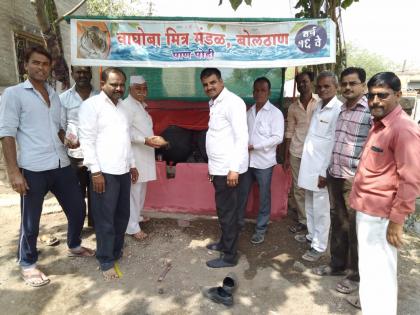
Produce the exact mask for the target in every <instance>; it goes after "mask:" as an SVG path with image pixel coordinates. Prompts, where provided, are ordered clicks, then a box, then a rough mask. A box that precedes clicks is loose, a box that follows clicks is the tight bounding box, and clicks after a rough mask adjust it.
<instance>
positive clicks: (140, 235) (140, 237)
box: [130, 231, 147, 241]
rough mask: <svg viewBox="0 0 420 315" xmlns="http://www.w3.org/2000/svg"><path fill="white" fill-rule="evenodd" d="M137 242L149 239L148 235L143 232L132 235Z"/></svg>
mask: <svg viewBox="0 0 420 315" xmlns="http://www.w3.org/2000/svg"><path fill="white" fill-rule="evenodd" d="M130 235H131V236H132V237H133V238H134V239H135V240H137V241H142V240H144V239H145V238H146V237H147V234H146V233H144V232H143V231H139V232H137V233H136V234H130Z"/></svg>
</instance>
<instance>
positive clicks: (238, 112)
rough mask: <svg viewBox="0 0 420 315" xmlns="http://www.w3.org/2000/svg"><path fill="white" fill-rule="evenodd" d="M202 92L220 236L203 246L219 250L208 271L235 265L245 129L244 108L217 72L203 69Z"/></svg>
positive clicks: (245, 156)
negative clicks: (207, 115)
mask: <svg viewBox="0 0 420 315" xmlns="http://www.w3.org/2000/svg"><path fill="white" fill-rule="evenodd" d="M200 79H201V83H202V85H203V89H204V92H205V93H206V94H207V95H208V96H209V97H210V101H209V105H210V120H209V129H208V131H207V136H206V151H207V155H208V159H209V161H208V164H209V175H210V180H211V181H212V182H213V185H214V189H215V199H216V209H217V216H218V218H219V223H220V227H221V230H222V235H221V237H220V241H219V242H217V243H214V244H210V245H208V246H207V248H208V249H211V250H217V251H220V252H221V253H222V254H221V256H220V257H219V258H217V259H213V260H209V261H208V262H207V266H208V267H210V268H222V267H232V266H235V265H236V264H237V239H238V233H239V229H238V215H239V207H238V193H239V189H238V184H239V181H240V180H241V175H240V174H243V173H245V172H246V171H247V169H248V127H247V119H246V105H245V103H244V101H243V100H242V99H241V98H240V97H238V96H237V95H235V94H233V93H232V92H230V91H229V90H228V89H227V88H225V87H224V83H223V79H222V76H221V73H220V71H219V70H218V69H216V68H206V69H204V70H203V71H202V72H201V75H200Z"/></svg>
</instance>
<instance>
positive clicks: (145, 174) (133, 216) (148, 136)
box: [121, 76, 160, 241]
mask: <svg viewBox="0 0 420 315" xmlns="http://www.w3.org/2000/svg"><path fill="white" fill-rule="evenodd" d="M146 97H147V82H146V80H145V79H144V78H143V76H131V77H130V94H129V95H128V97H127V98H126V99H125V100H124V101H123V102H122V104H121V108H122V109H123V110H124V113H125V115H126V117H127V120H128V124H129V126H130V137H131V145H132V150H133V154H134V159H135V161H136V166H137V168H138V169H139V170H140V175H139V180H138V182H137V183H134V184H131V192H130V220H129V221H128V226H127V231H126V233H127V234H129V235H131V236H133V237H134V238H135V239H136V240H139V241H140V240H143V239H144V238H146V237H147V234H146V233H144V232H143V231H142V230H141V228H140V225H139V220H140V219H141V211H142V210H143V206H144V200H145V199H146V189H147V182H149V181H152V180H155V179H156V163H155V149H154V148H159V147H160V145H159V144H157V143H156V141H155V139H156V138H157V137H154V136H153V121H152V117H150V115H149V114H148V113H147V111H146V107H147V104H146V103H145V100H146ZM159 138H160V137H159Z"/></svg>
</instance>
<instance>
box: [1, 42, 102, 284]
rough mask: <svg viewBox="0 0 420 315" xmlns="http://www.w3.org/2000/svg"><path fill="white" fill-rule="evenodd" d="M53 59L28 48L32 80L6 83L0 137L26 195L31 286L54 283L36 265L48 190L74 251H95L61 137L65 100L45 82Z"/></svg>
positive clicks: (23, 258)
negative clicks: (86, 242)
mask: <svg viewBox="0 0 420 315" xmlns="http://www.w3.org/2000/svg"><path fill="white" fill-rule="evenodd" d="M51 62H52V58H51V55H50V54H49V53H48V52H47V51H46V50H45V49H44V48H43V47H41V46H35V47H32V48H30V49H28V51H27V53H26V55H25V70H26V71H27V74H28V80H26V81H25V82H23V83H20V84H18V85H15V86H12V87H10V88H7V89H6V90H5V91H4V94H3V97H2V100H1V105H0V138H1V143H2V147H3V154H4V158H5V160H6V164H7V173H8V176H9V181H10V184H11V185H12V188H13V190H14V191H16V192H17V193H19V194H20V196H21V198H20V200H21V217H22V222H21V229H20V236H19V250H18V261H19V265H20V267H21V275H22V278H23V280H24V281H25V283H26V284H28V285H30V286H32V287H40V286H43V285H46V284H48V283H49V282H50V280H49V278H48V277H47V276H46V275H45V274H44V273H43V272H42V271H41V270H39V269H38V268H37V265H36V262H37V260H38V252H37V248H36V242H37V237H38V233H39V221H40V218H41V212H42V204H43V202H44V197H45V195H46V194H47V193H48V191H51V192H52V193H53V194H54V195H55V197H56V198H57V200H58V202H59V203H60V206H61V207H62V208H63V210H64V213H65V214H66V217H67V220H68V232H67V245H68V247H69V253H68V254H69V256H80V257H87V256H93V255H94V254H95V252H94V251H93V250H91V249H88V248H85V247H82V246H81V239H80V235H81V232H82V227H83V222H84V218H85V211H84V206H83V198H82V194H81V193H80V189H79V187H78V184H77V178H76V175H75V174H74V172H73V170H72V169H71V167H70V161H69V159H68V157H67V154H66V149H65V147H64V145H63V143H62V142H61V141H60V138H59V136H58V132H59V129H60V112H61V104H60V99H59V98H58V95H57V93H55V91H54V89H53V88H52V87H50V86H49V85H48V84H47V82H46V80H47V79H48V77H49V75H50V71H51ZM16 142H17V143H18V145H19V156H17V154H16Z"/></svg>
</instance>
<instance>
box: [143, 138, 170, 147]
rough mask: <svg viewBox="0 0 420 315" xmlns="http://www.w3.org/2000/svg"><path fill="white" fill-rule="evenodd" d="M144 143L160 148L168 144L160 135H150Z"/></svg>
mask: <svg viewBox="0 0 420 315" xmlns="http://www.w3.org/2000/svg"><path fill="white" fill-rule="evenodd" d="M145 144H146V145H148V146H149V147H152V148H160V147H162V146H165V145H167V144H168V142H167V141H166V140H165V139H164V138H163V137H161V136H151V137H147V138H146V139H145Z"/></svg>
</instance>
